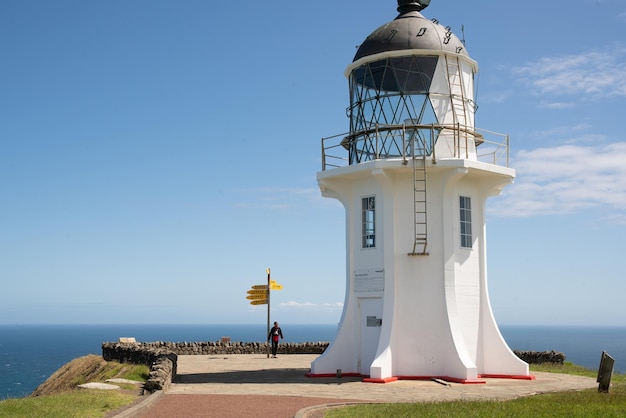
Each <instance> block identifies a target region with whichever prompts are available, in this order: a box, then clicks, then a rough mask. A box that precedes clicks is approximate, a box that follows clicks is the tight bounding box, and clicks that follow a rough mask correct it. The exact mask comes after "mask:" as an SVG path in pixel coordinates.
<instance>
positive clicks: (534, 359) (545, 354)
mask: <svg viewBox="0 0 626 418" xmlns="http://www.w3.org/2000/svg"><path fill="white" fill-rule="evenodd" d="M513 352H514V353H515V355H516V356H517V357H519V358H521V359H522V360H524V361H525V362H526V363H528V364H545V363H549V364H563V363H564V362H565V354H563V353H558V352H556V351H554V350H553V351H517V350H514V351H513Z"/></svg>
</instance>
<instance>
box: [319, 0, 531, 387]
mask: <svg viewBox="0 0 626 418" xmlns="http://www.w3.org/2000/svg"><path fill="white" fill-rule="evenodd" d="M429 3H430V0H419V1H411V0H398V5H397V11H398V13H399V14H398V15H397V17H396V18H395V19H394V20H392V21H390V22H389V23H386V24H384V25H383V26H381V27H379V28H378V29H376V30H375V31H374V32H372V33H371V34H370V35H369V36H368V37H367V38H366V39H365V40H364V41H363V43H362V44H361V45H360V47H359V48H358V50H357V52H356V55H355V57H354V59H353V61H352V63H351V64H350V65H348V67H347V69H346V71H345V75H346V77H347V79H348V85H349V93H350V104H349V106H348V108H347V110H346V113H347V116H348V118H349V123H350V129H349V132H347V133H346V134H341V135H336V136H334V137H330V138H324V139H322V170H321V171H320V172H318V173H317V180H318V184H319V188H320V190H321V193H322V195H323V196H325V197H328V198H334V199H337V200H338V201H339V202H341V204H342V205H343V207H344V209H345V219H346V294H345V302H344V307H343V312H342V315H341V319H340V323H339V326H338V330H337V334H336V336H335V338H334V340H333V342H332V343H331V344H330V346H329V347H328V348H327V350H326V351H325V352H324V353H323V354H322V355H321V356H320V357H318V358H317V359H315V360H314V361H313V362H312V363H311V372H310V375H312V376H326V375H335V374H336V373H337V372H338V371H339V370H341V373H342V374H344V375H345V374H353V375H360V376H364V377H365V380H366V381H369V382H389V381H393V380H396V379H419V378H433V377H438V378H444V379H448V380H450V381H454V382H463V383H481V382H484V378H485V377H489V376H499V377H514V378H528V379H531V378H532V376H531V375H529V371H528V364H526V363H524V362H523V361H522V360H520V359H519V358H518V357H517V356H515V354H514V353H513V352H512V351H511V349H510V348H509V347H508V345H507V344H506V342H505V340H504V339H503V337H502V335H501V334H500V331H499V329H498V326H497V324H496V321H495V318H494V315H493V312H492V310H491V306H490V302H489V293H488V288H487V253H486V248H487V243H486V229H485V204H486V201H487V199H488V198H489V197H490V196H495V195H498V194H499V193H501V191H502V189H503V188H504V187H505V186H507V185H508V184H510V183H512V181H513V179H514V177H515V171H514V170H513V169H512V168H510V167H509V161H508V145H509V138H508V136H507V135H502V134H497V133H494V132H491V131H486V130H481V129H478V128H476V127H475V124H474V115H475V112H476V109H477V106H476V103H475V101H474V96H475V94H474V76H475V74H476V73H477V71H478V65H477V63H476V62H475V61H474V60H472V58H470V56H469V54H468V52H467V49H466V48H465V45H464V43H463V42H462V41H461V40H459V38H458V37H457V36H455V35H454V34H453V33H452V30H451V29H450V27H446V26H443V25H442V24H440V23H439V22H438V21H437V20H435V19H427V18H425V17H424V16H423V15H422V10H423V9H424V8H426V7H427V6H428V4H429Z"/></svg>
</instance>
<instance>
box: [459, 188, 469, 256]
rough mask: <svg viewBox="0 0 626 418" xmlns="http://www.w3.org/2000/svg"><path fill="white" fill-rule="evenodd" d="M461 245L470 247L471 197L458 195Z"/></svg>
mask: <svg viewBox="0 0 626 418" xmlns="http://www.w3.org/2000/svg"><path fill="white" fill-rule="evenodd" d="M459 202H460V208H461V247H463V248H472V199H471V198H469V197H467V196H460V200H459Z"/></svg>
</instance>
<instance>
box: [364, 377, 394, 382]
mask: <svg viewBox="0 0 626 418" xmlns="http://www.w3.org/2000/svg"><path fill="white" fill-rule="evenodd" d="M396 380H399V378H397V377H393V376H392V377H385V378H384V379H377V378H373V377H366V378H365V379H363V381H364V382H365V383H389V382H395V381H396Z"/></svg>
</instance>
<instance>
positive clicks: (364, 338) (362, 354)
mask: <svg viewBox="0 0 626 418" xmlns="http://www.w3.org/2000/svg"><path fill="white" fill-rule="evenodd" d="M382 305H383V304H382V298H359V318H360V324H359V325H360V326H359V330H360V340H361V349H360V350H359V358H358V369H359V373H361V374H364V375H369V373H370V365H371V364H372V362H373V361H374V358H375V357H376V350H377V348H378V340H379V339H380V327H381V325H382V311H383V309H382V308H383V306H382Z"/></svg>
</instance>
